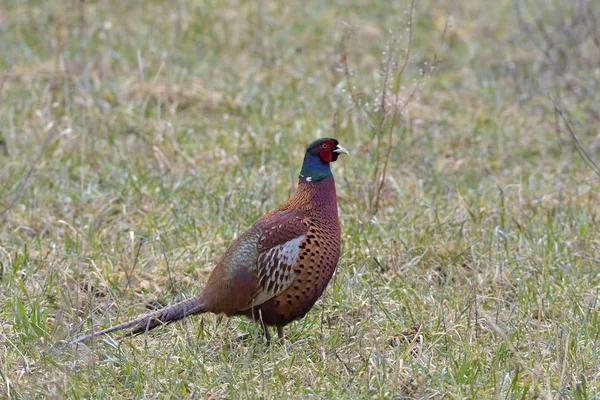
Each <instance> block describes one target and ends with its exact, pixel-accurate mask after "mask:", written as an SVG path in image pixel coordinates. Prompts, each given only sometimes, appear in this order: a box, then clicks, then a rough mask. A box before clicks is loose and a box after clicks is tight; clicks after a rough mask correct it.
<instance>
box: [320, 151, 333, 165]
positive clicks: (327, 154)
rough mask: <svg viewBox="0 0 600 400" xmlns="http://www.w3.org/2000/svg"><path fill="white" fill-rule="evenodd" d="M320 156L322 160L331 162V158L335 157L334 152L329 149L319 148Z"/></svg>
mask: <svg viewBox="0 0 600 400" xmlns="http://www.w3.org/2000/svg"><path fill="white" fill-rule="evenodd" d="M319 156H320V157H321V160H323V161H325V162H331V159H332V158H333V154H332V153H331V150H329V149H319Z"/></svg>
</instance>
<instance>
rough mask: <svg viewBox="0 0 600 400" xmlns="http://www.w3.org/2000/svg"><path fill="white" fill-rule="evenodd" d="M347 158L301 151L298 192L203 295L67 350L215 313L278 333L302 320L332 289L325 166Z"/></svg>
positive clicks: (326, 144) (267, 218) (335, 249)
mask: <svg viewBox="0 0 600 400" xmlns="http://www.w3.org/2000/svg"><path fill="white" fill-rule="evenodd" d="M340 153H346V154H347V151H346V150H345V149H344V148H343V147H341V146H340V145H339V144H338V142H337V140H335V139H320V140H317V141H315V142H313V143H312V144H311V145H310V146H309V147H308V148H307V151H306V155H305V157H304V163H303V166H302V170H301V172H300V178H299V182H298V188H297V189H296V192H295V193H294V195H293V196H292V197H291V198H290V200H289V201H288V202H287V203H286V204H284V205H283V206H282V207H280V208H279V209H277V210H275V211H272V212H270V213H268V214H266V215H264V216H263V217H262V218H260V219H259V220H258V221H257V222H256V223H255V224H254V225H253V226H252V227H250V229H248V231H246V232H245V233H243V234H242V235H240V237H238V238H237V240H235V241H234V242H233V244H232V245H231V246H230V247H229V248H228V249H227V250H226V251H225V252H224V254H223V256H222V257H221V260H220V261H219V263H218V264H217V266H216V267H215V268H214V270H213V271H212V272H211V274H210V276H209V278H208V281H207V283H206V285H205V287H204V290H203V291H202V292H201V293H200V295H198V296H197V297H195V298H192V299H189V300H186V301H183V302H181V303H177V304H174V305H172V306H169V307H166V308H165V309H163V310H160V311H157V312H155V313H152V314H150V315H146V316H143V317H140V318H137V319H135V320H133V321H130V322H126V323H124V324H121V325H117V326H115V327H112V328H108V329H105V330H103V331H99V332H92V333H91V334H88V335H84V336H81V337H79V338H76V339H74V340H72V341H71V342H70V343H77V342H81V341H85V340H88V339H90V338H92V337H94V336H98V335H103V334H107V333H111V332H115V331H119V330H124V329H129V332H128V333H127V335H125V336H128V335H134V334H138V333H142V332H146V331H148V330H150V329H153V328H155V327H157V326H160V325H163V324H170V323H172V322H175V321H178V320H180V319H182V318H185V317H186V316H189V315H193V314H200V313H204V312H212V313H215V314H225V315H229V316H232V315H245V316H247V317H249V318H252V319H254V320H257V321H260V322H261V323H262V324H263V326H265V335H266V337H267V341H268V340H269V339H270V334H269V331H268V328H267V326H277V328H278V329H277V331H278V334H279V336H280V337H281V336H282V332H283V331H282V327H283V326H285V325H287V324H289V323H290V322H292V321H294V320H297V319H299V318H302V317H304V315H306V313H307V312H308V311H309V310H310V309H311V308H312V307H313V305H314V304H315V302H316V301H317V299H318V298H319V297H320V296H321V294H322V293H323V291H324V290H325V287H326V286H327V284H328V283H329V281H330V279H331V277H332V276H333V273H334V271H335V268H336V266H337V263H338V259H339V256H340V226H339V221H338V212H337V200H336V192H335V183H334V179H333V176H332V174H331V170H330V163H331V162H333V161H336V160H337V157H338V155H339V154H340Z"/></svg>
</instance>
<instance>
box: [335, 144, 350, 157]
mask: <svg viewBox="0 0 600 400" xmlns="http://www.w3.org/2000/svg"><path fill="white" fill-rule="evenodd" d="M333 152H334V153H338V154H340V153H344V154H347V155H350V153H348V150H346V149H345V148H343V147H342V146H340V145H339V144H338V145H337V146H335V150H334V151H333Z"/></svg>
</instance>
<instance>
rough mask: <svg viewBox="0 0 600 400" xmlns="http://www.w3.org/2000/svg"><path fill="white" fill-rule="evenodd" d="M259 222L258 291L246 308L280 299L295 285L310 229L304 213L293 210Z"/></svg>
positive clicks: (268, 216)
mask: <svg viewBox="0 0 600 400" xmlns="http://www.w3.org/2000/svg"><path fill="white" fill-rule="evenodd" d="M259 223H260V224H261V225H262V235H261V237H260V239H259V243H258V259H257V262H256V270H255V271H254V272H255V273H256V275H257V278H258V291H257V293H256V296H255V297H254V298H253V299H252V302H251V304H249V305H248V307H247V309H248V308H250V307H254V306H257V305H260V304H262V303H264V302H265V301H267V300H269V299H270V298H272V297H274V296H277V295H278V294H280V293H282V292H283V291H285V290H286V289H287V288H288V287H289V286H290V285H291V284H292V282H293V281H294V279H295V278H296V275H297V273H296V272H294V268H293V267H294V265H295V264H296V262H297V258H298V254H299V253H300V245H301V243H302V241H303V240H304V238H305V236H306V232H307V231H308V227H309V221H308V218H307V217H306V216H305V215H304V214H302V213H300V212H297V211H291V210H287V211H281V212H278V213H274V214H269V215H267V216H265V218H264V219H262V220H261V221H259Z"/></svg>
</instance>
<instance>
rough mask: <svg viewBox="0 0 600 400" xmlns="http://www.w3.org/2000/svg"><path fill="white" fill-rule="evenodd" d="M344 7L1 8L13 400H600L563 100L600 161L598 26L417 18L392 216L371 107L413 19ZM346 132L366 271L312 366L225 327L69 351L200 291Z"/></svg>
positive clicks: (515, 18) (583, 215)
mask: <svg viewBox="0 0 600 400" xmlns="http://www.w3.org/2000/svg"><path fill="white" fill-rule="evenodd" d="M332 3H334V4H325V3H323V2H313V3H310V4H308V3H305V2H289V3H287V2H275V1H270V0H267V1H261V2H257V3H255V2H248V3H243V4H239V2H234V1H216V2H208V1H206V2H204V1H187V0H181V1H177V2H170V3H167V2H159V1H149V2H145V3H144V4H145V5H144V6H140V5H139V4H138V3H137V2H109V1H92V2H85V3H83V2H81V3H80V2H77V1H64V2H63V1H58V0H50V1H16V0H15V1H11V0H8V1H5V2H2V3H0V34H1V37H2V40H1V41H0V71H2V72H7V75H6V79H5V80H4V84H3V88H2V93H1V97H0V210H3V209H9V212H8V213H4V214H0V227H1V228H0V397H9V398H37V397H61V398H84V397H87V398H115V397H135V398H137V397H161V398H162V397H167V396H168V397H175V398H179V397H181V398H208V397H212V398H287V397H291V398H307V397H316V398H442V397H447V398H492V397H502V398H534V397H544V398H561V397H565V398H598V393H600V373H599V372H598V371H600V361H599V358H598V357H599V356H598V347H597V346H598V341H599V334H600V321H599V315H598V313H599V310H600V304H599V300H600V299H599V286H600V276H599V273H598V271H600V250H599V249H600V233H599V232H598V223H599V222H600V221H599V219H600V215H599V211H600V207H599V204H600V192H599V190H600V180H599V179H598V176H597V175H595V174H594V173H593V171H592V169H590V168H588V166H587V165H586V164H585V162H584V161H583V159H582V157H581V156H580V154H579V153H578V152H577V151H576V150H575V147H574V145H573V142H572V140H571V138H570V137H569V136H568V135H566V134H565V126H564V124H563V123H561V120H560V118H559V116H557V114H556V113H555V111H554V107H553V105H552V101H551V100H550V98H549V97H548V94H549V93H550V94H552V95H553V96H555V97H556V96H557V93H560V95H561V101H562V103H561V106H560V107H561V109H563V110H564V113H565V115H566V116H567V117H568V118H569V120H570V122H571V124H572V126H573V129H574V131H575V132H576V134H577V135H578V137H579V140H580V141H581V142H582V143H583V144H584V146H585V147H586V149H587V151H588V153H589V155H590V156H591V157H592V158H594V159H596V160H598V159H600V138H599V136H598V130H597V127H598V120H599V119H600V117H599V115H600V114H599V113H600V108H598V104H599V102H598V101H599V100H600V64H599V63H598V59H599V58H600V44H599V43H598V37H599V36H600V25H599V24H596V22H595V21H596V20H598V21H600V7H598V4H596V3H595V2H593V1H587V2H586V1H581V2H572V3H576V4H573V5H571V4H570V3H571V2H567V1H564V2H560V1H557V2H554V3H552V2H546V1H541V0H539V1H538V0H529V1H526V2H513V1H510V0H494V1H492V0H485V1H474V0H471V1H466V2H454V1H450V0H446V1H433V0H423V1H420V2H418V3H417V5H416V9H415V12H414V24H413V25H412V36H413V40H412V49H411V58H410V62H409V64H408V67H407V68H406V70H405V73H404V75H403V79H404V80H403V82H402V86H406V87H405V88H402V89H401V91H402V94H403V96H404V95H407V94H408V93H411V90H413V89H414V87H415V85H419V87H420V88H421V90H420V91H419V92H418V93H417V94H416V96H415V98H414V100H413V101H412V103H411V105H410V107H408V109H407V110H406V112H404V113H403V114H402V115H401V121H402V122H401V123H398V124H397V129H395V130H393V131H392V134H393V136H392V145H391V153H390V160H389V166H388V169H387V174H386V176H385V179H384V186H383V189H382V192H381V195H380V201H379V204H378V206H377V208H376V209H375V208H374V200H373V188H375V187H377V186H378V182H377V179H374V178H373V175H374V173H375V172H374V171H375V168H376V166H377V165H381V161H382V152H377V151H376V143H377V140H382V143H384V145H383V146H384V147H383V149H386V150H387V143H388V142H387V140H388V138H389V136H387V135H389V133H387V132H388V131H386V132H384V133H383V134H377V132H375V133H374V132H373V130H372V129H371V128H370V127H369V124H368V122H367V121H366V120H365V118H363V117H362V115H363V114H361V112H359V111H358V110H357V109H356V107H353V102H351V101H349V98H348V90H350V89H353V87H354V86H356V89H353V90H354V92H355V93H358V94H359V96H361V105H362V106H363V107H366V108H369V107H373V106H372V104H373V103H372V102H371V104H370V105H366V102H367V101H368V99H371V100H373V99H375V98H376V97H377V93H376V92H375V90H376V89H377V88H378V87H380V85H381V83H380V82H381V78H378V76H379V75H378V71H380V70H381V69H382V62H383V61H385V60H386V59H388V58H386V57H388V56H386V55H382V52H388V54H389V52H393V53H394V54H396V61H397V62H398V64H401V63H400V60H402V57H403V54H404V52H403V50H405V49H406V47H407V45H408V36H409V35H408V34H409V32H407V26H406V24H405V23H406V20H407V18H408V14H407V13H406V12H405V11H406V10H407V9H408V3H405V2H393V3H391V2H390V3H389V4H388V3H386V2H379V1H372V2H361V1H336V2H332ZM455 3H460V5H457V4H455ZM550 3H552V4H550ZM449 14H450V15H451V17H450V19H447V16H448V15H449ZM447 21H448V22H449V23H448V24H446V22H447ZM446 25H447V28H446V29H445V28H444V27H445V26H446ZM352 26H354V28H352ZM390 30H391V32H392V34H391V35H392V36H391V37H395V38H397V39H398V42H394V41H391V42H390V33H389V32H390ZM349 31H351V33H352V37H351V38H350V39H348V40H347V41H346V46H345V47H344V46H343V45H342V43H343V42H344V40H343V39H344V37H347V34H348V32H349ZM389 43H391V45H388V44H389ZM389 47H391V48H389ZM344 48H346V50H344ZM344 60H346V61H347V62H348V65H349V66H350V68H351V69H352V75H348V76H346V74H345V73H344V68H343V65H344ZM425 62H428V64H425ZM431 63H433V64H434V65H435V69H434V70H433V72H432V73H430V74H428V75H427V76H426V77H425V78H420V77H419V70H423V69H425V72H427V71H428V70H429V68H428V66H430V65H431ZM393 68H394V66H393V65H392V69H393ZM346 78H350V79H349V80H350V86H352V87H350V86H349V85H348V83H347V79H346ZM417 97H418V99H417ZM334 115H337V116H336V118H335V120H336V127H335V130H334V129H333V128H332V122H333V121H334ZM322 136H336V137H338V138H339V140H340V142H341V144H342V145H343V146H345V147H346V148H348V149H349V150H350V151H351V153H352V156H351V157H350V158H345V159H343V160H342V161H341V162H338V163H336V165H334V174H335V176H336V179H337V186H338V196H339V206H340V218H341V224H342V239H343V240H342V242H343V255H342V257H341V260H340V263H339V266H338V269H337V272H336V275H335V277H334V278H333V280H332V282H331V283H330V285H329V288H328V289H327V291H326V294H325V295H324V296H323V298H322V302H319V303H318V304H317V305H316V306H315V308H314V309H313V310H312V311H311V312H310V313H309V315H308V316H307V317H306V318H304V319H303V320H301V321H299V322H296V323H293V324H291V325H290V326H288V327H287V329H286V333H287V337H288V339H287V342H286V344H285V345H283V346H272V347H269V348H267V347H265V346H264V343H263V339H262V332H261V330H260V328H259V327H257V326H256V325H254V324H253V323H251V322H249V321H246V320H244V319H243V318H233V319H227V318H219V317H215V316H213V315H206V316H202V317H199V318H190V319H189V320H188V321H185V322H183V323H180V324H178V325H174V326H171V327H167V328H164V329H161V330H158V331H154V332H153V333H152V334H151V335H149V336H148V337H137V338H133V339H128V340H125V341H123V342H121V343H119V344H117V343H115V342H111V341H109V342H108V343H106V344H102V342H96V343H95V344H94V345H93V346H91V347H90V348H88V349H82V348H79V349H77V350H76V349H71V348H64V347H62V344H63V343H64V340H65V339H67V338H69V337H73V336H74V335H75V334H77V332H81V331H84V330H87V329H89V328H90V327H91V324H92V323H93V324H94V325H95V326H99V327H100V326H101V327H106V326H109V325H112V324H114V323H117V322H122V321H125V320H127V319H128V318H131V317H133V316H137V315H138V314H141V313H144V312H146V311H147V310H148V309H154V308H155V307H158V306H160V305H161V304H166V303H169V302H173V301H176V300H180V299H183V298H186V297H190V296H193V295H194V294H196V293H197V292H198V290H199V289H200V288H201V287H202V285H203V283H204V282H205V281H206V278H207V276H208V273H209V271H210V270H211V268H212V267H213V266H214V265H215V263H216V262H217V261H218V259H219V256H220V254H221V253H222V251H223V250H224V249H225V247H226V246H227V245H228V244H229V243H231V241H232V239H233V238H234V237H235V236H236V234H238V233H239V232H241V231H243V230H244V229H246V228H247V227H248V226H250V225H251V224H252V223H253V221H254V220H255V219H256V218H257V217H259V216H260V215H261V214H263V213H264V212H266V211H268V210H271V209H273V208H275V207H277V206H278V205H280V204H281V203H283V202H284V201H285V200H286V199H287V198H288V197H289V195H290V193H292V191H293V190H294V187H295V183H296V176H297V174H298V172H299V168H300V164H301V161H302V155H303V151H304V149H305V146H306V145H307V144H308V143H309V142H310V141H312V140H313V139H314V138H316V137H322ZM378 162H379V164H378ZM0 213H1V211H0ZM90 317H91V318H90ZM78 326H79V329H77V327H78Z"/></svg>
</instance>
